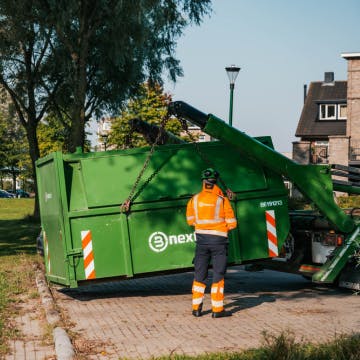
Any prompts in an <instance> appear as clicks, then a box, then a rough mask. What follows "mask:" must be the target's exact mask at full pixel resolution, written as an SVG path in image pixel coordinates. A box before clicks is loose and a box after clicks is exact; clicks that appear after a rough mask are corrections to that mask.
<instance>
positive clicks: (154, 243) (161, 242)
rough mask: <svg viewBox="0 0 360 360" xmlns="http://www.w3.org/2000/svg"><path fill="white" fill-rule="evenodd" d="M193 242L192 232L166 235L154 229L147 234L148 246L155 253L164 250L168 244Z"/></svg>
mask: <svg viewBox="0 0 360 360" xmlns="http://www.w3.org/2000/svg"><path fill="white" fill-rule="evenodd" d="M188 242H194V233H191V234H180V235H166V234H164V233H163V232H161V231H156V232H154V233H152V234H151V235H150V236H149V247H150V249H151V250H152V251H155V252H157V253H159V252H162V251H164V250H165V249H166V248H167V247H168V246H169V245H179V244H185V243H188Z"/></svg>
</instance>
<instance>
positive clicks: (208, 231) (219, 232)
mask: <svg viewBox="0 0 360 360" xmlns="http://www.w3.org/2000/svg"><path fill="white" fill-rule="evenodd" d="M195 233H196V234H209V235H219V236H225V237H227V232H224V231H217V230H201V229H198V230H196V231H195Z"/></svg>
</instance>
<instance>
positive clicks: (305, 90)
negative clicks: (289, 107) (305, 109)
mask: <svg viewBox="0 0 360 360" xmlns="http://www.w3.org/2000/svg"><path fill="white" fill-rule="evenodd" d="M306 97H307V85H306V84H304V104H305V101H306Z"/></svg>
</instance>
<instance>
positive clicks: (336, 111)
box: [319, 104, 347, 120]
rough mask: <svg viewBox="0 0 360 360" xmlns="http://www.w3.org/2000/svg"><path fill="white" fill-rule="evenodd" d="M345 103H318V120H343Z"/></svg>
mask: <svg viewBox="0 0 360 360" xmlns="http://www.w3.org/2000/svg"><path fill="white" fill-rule="evenodd" d="M346 110H347V106H346V104H320V111H319V120H345V119H346Z"/></svg>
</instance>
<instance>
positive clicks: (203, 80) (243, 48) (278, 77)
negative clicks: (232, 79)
mask: <svg viewBox="0 0 360 360" xmlns="http://www.w3.org/2000/svg"><path fill="white" fill-rule="evenodd" d="M212 8H213V11H212V13H211V15H210V16H206V17H205V18H204V20H203V22H202V24H201V25H200V26H191V27H188V28H187V29H186V30H185V32H184V34H183V36H182V37H181V38H180V39H179V40H178V45H177V51H176V56H177V58H178V59H179V60H180V62H181V65H182V68H183V72H184V76H183V77H181V78H179V79H178V81H177V82H176V84H173V83H171V82H170V81H168V80H166V76H165V77H164V80H165V84H164V90H165V91H166V92H168V93H170V94H171V95H172V97H173V100H174V101H176V100H182V101H185V102H187V103H189V104H191V105H192V106H193V107H195V108H197V109H199V110H201V111H202V112H204V113H211V114H214V115H216V116H218V117H219V118H221V119H223V120H225V121H228V117H229V100H230V89H229V79H228V77H227V74H226V71H225V67H226V66H229V65H232V64H234V65H236V66H239V67H240V68H241V70H240V73H239V75H238V77H237V79H236V83H235V90H234V100H233V104H234V108H233V126H234V127H235V128H237V129H239V130H241V131H244V132H245V133H247V134H248V135H250V136H265V135H270V136H271V137H272V140H273V143H274V146H275V149H276V150H277V151H280V152H291V150H292V142H293V141H297V140H299V139H298V138H296V137H295V131H296V126H297V123H298V121H299V118H300V115H301V110H302V106H303V102H304V84H307V85H308V84H309V83H310V82H311V81H322V80H323V79H324V73H325V72H329V71H332V72H334V74H335V80H346V79H347V61H346V60H345V59H343V58H342V57H341V54H342V53H349V52H360V0H341V1H340V0H301V1H300V0H213V2H212Z"/></svg>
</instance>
